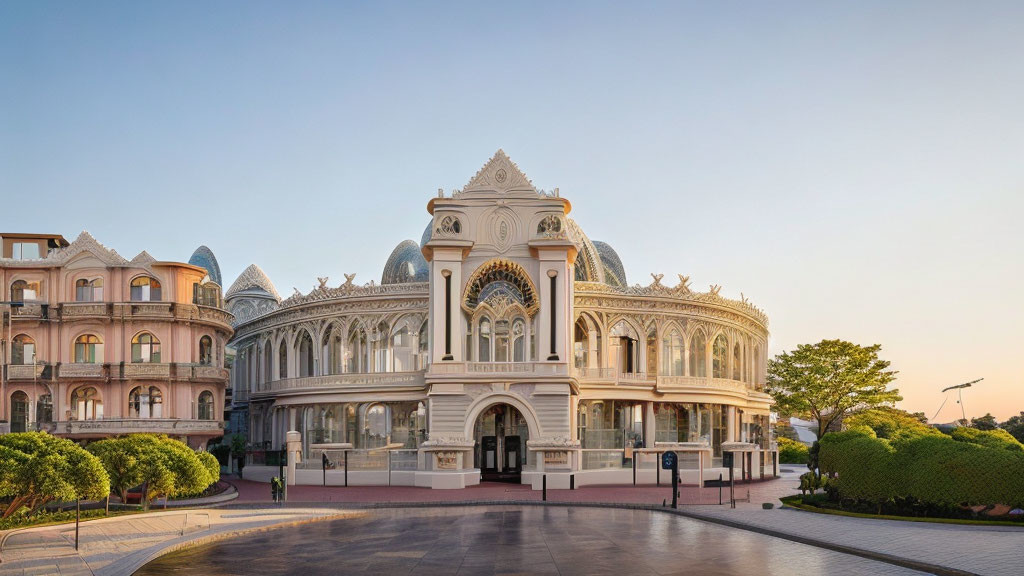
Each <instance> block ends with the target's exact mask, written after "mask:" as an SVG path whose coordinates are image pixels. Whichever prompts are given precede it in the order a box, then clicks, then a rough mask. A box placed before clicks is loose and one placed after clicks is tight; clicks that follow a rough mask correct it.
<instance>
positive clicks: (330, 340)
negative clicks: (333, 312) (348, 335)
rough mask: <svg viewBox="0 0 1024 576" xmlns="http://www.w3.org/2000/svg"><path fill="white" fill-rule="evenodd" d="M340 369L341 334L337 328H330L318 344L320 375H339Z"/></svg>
mask: <svg viewBox="0 0 1024 576" xmlns="http://www.w3.org/2000/svg"><path fill="white" fill-rule="evenodd" d="M341 367H342V364H341V333H340V332H339V331H338V327H337V326H331V327H328V329H327V331H325V332H324V337H323V340H322V341H321V343H320V373H321V374H341V369H342V368H341Z"/></svg>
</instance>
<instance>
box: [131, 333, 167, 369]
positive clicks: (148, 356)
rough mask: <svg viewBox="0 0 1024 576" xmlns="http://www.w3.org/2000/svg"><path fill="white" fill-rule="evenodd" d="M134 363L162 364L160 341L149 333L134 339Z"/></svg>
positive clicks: (141, 334)
mask: <svg viewBox="0 0 1024 576" xmlns="http://www.w3.org/2000/svg"><path fill="white" fill-rule="evenodd" d="M132 362H136V363H137V362H154V363H159V362H160V341H159V340H157V339H156V337H155V336H153V335H152V334H150V333H149V332H141V333H139V334H138V335H137V336H136V337H135V338H132Z"/></svg>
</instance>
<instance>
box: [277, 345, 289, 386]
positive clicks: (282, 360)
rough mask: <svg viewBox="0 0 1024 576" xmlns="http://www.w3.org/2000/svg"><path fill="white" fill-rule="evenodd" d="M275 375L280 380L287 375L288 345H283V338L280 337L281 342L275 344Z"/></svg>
mask: <svg viewBox="0 0 1024 576" xmlns="http://www.w3.org/2000/svg"><path fill="white" fill-rule="evenodd" d="M277 376H278V378H280V379H281V380H284V379H285V378H287V377H288V346H286V345H285V339H284V338H281V343H280V344H278V345H277Z"/></svg>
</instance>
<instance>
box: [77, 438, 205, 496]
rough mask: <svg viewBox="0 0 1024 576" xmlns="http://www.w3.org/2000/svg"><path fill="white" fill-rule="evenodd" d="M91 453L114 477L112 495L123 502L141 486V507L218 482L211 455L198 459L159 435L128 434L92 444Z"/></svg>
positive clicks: (180, 444)
mask: <svg viewBox="0 0 1024 576" xmlns="http://www.w3.org/2000/svg"><path fill="white" fill-rule="evenodd" d="M89 449H90V451H92V452H93V453H94V454H96V455H97V457H99V459H100V461H101V462H102V463H103V466H104V468H106V470H107V473H108V474H109V475H110V476H111V478H113V479H114V480H113V484H114V490H115V493H116V494H117V495H118V496H119V497H120V498H121V501H122V502H124V501H125V500H126V498H127V495H128V490H129V489H130V488H132V487H135V486H142V505H143V508H146V509H148V508H149V505H150V503H151V502H152V501H153V500H155V499H156V498H160V497H165V498H170V497H173V496H177V495H179V494H197V493H199V492H202V491H203V490H205V489H206V487H207V486H209V485H210V484H213V483H214V482H216V481H217V480H219V479H220V469H219V465H217V470H216V473H215V474H214V472H212V471H211V466H210V462H209V460H207V458H210V459H212V460H213V463H214V464H216V458H213V456H211V455H210V454H207V453H205V452H204V453H202V454H205V456H200V453H198V452H196V451H194V450H192V449H191V448H189V447H188V446H187V445H186V444H184V443H182V442H179V441H178V440H174V439H172V438H168V437H167V436H164V435H158V434H129V435H127V436H120V437H117V438H109V439H106V440H101V441H99V442H94V443H93V444H91V445H90V446H89Z"/></svg>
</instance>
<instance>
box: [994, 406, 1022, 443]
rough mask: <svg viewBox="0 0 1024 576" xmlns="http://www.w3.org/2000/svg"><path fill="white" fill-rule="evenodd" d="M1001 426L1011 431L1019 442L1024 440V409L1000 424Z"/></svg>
mask: <svg viewBox="0 0 1024 576" xmlns="http://www.w3.org/2000/svg"><path fill="white" fill-rule="evenodd" d="M1000 428H1002V429H1003V430H1006V431H1007V432H1009V433H1010V435H1011V436H1013V437H1014V438H1016V439H1017V441H1018V442H1024V411H1022V412H1021V413H1020V414H1018V415H1017V416H1011V417H1010V419H1009V420H1007V421H1006V422H1003V423H1002V424H1001V425H1000Z"/></svg>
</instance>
